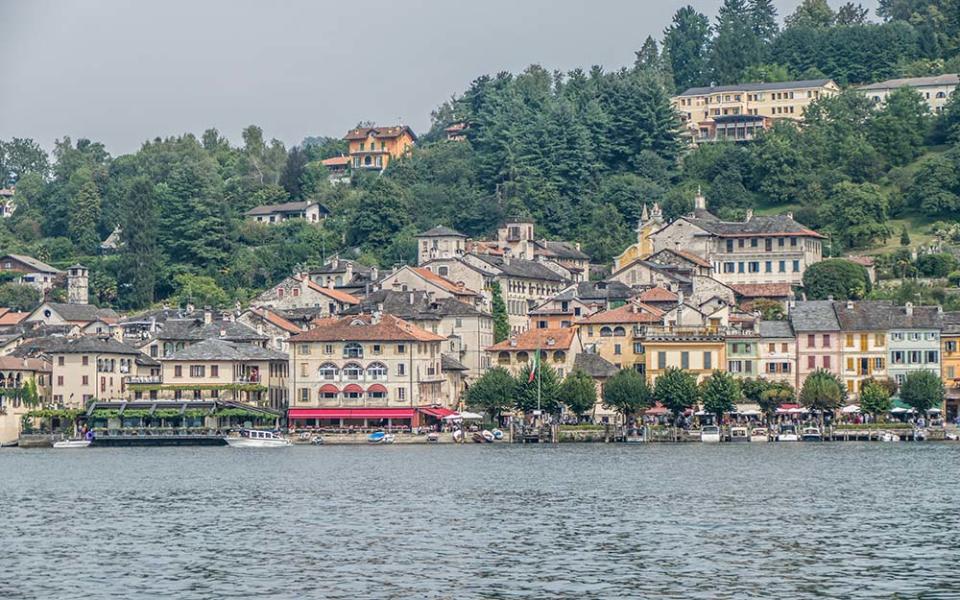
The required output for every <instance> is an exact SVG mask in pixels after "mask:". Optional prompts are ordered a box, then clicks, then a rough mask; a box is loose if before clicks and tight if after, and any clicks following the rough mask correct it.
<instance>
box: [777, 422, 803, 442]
mask: <svg viewBox="0 0 960 600" xmlns="http://www.w3.org/2000/svg"><path fill="white" fill-rule="evenodd" d="M777 441H778V442H799V441H800V436H798V435H797V428H796V427H795V426H793V425H781V426H780V433H778V434H777Z"/></svg>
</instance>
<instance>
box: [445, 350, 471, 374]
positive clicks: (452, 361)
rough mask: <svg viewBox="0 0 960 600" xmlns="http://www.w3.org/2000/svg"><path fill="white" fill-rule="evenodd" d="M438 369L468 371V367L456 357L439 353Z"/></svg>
mask: <svg viewBox="0 0 960 600" xmlns="http://www.w3.org/2000/svg"><path fill="white" fill-rule="evenodd" d="M440 370H441V371H469V370H470V367H468V366H467V365H465V364H463V363H462V362H460V361H459V360H457V359H456V358H454V357H452V356H450V355H449V354H441V355H440Z"/></svg>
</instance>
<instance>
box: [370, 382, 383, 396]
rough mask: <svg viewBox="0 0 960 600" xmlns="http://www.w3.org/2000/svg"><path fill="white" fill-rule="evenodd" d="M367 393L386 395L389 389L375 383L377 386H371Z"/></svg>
mask: <svg viewBox="0 0 960 600" xmlns="http://www.w3.org/2000/svg"><path fill="white" fill-rule="evenodd" d="M367 391H368V392H380V393H381V394H386V393H387V388H385V387H384V386H382V385H380V384H379V383H375V384H373V385H371V386H370V387H368V388H367Z"/></svg>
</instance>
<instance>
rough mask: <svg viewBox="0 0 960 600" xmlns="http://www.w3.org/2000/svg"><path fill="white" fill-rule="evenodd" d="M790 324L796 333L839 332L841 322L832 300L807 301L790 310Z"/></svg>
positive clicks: (798, 303)
mask: <svg viewBox="0 0 960 600" xmlns="http://www.w3.org/2000/svg"><path fill="white" fill-rule="evenodd" d="M790 324H791V325H792V326H793V329H794V331H796V332H798V333H800V332H806V331H839V330H840V322H839V321H837V313H836V312H834V310H833V302H832V301H831V300H806V301H803V302H797V303H796V304H795V305H794V306H793V308H791V309H790Z"/></svg>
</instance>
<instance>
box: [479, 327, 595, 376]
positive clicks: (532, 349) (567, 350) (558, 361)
mask: <svg viewBox="0 0 960 600" xmlns="http://www.w3.org/2000/svg"><path fill="white" fill-rule="evenodd" d="M537 352H539V353H540V359H541V360H542V361H543V364H549V365H550V366H551V367H552V368H553V370H554V371H556V372H557V377H559V378H560V379H562V378H564V377H566V376H567V375H568V374H569V373H570V371H571V370H573V366H574V364H575V361H576V357H577V355H578V354H580V353H581V352H583V342H582V340H581V339H580V338H579V336H578V335H577V328H576V327H568V328H566V329H530V330H527V331H523V332H521V333H516V334H513V335H511V336H510V337H509V339H506V340H503V341H502V342H500V343H498V344H494V345H492V346H490V347H488V348H487V353H488V354H489V355H490V357H491V363H492V364H495V365H496V366H499V367H503V368H504V369H506V370H508V371H510V373H511V374H513V375H516V374H517V373H519V372H521V371H522V370H523V369H524V368H525V367H527V366H529V365H531V364H532V363H533V360H534V357H535V356H536V353H537Z"/></svg>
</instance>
